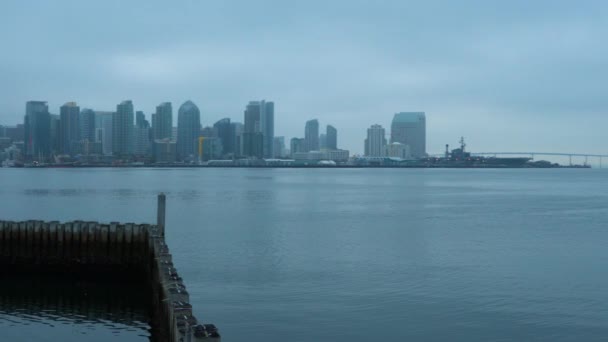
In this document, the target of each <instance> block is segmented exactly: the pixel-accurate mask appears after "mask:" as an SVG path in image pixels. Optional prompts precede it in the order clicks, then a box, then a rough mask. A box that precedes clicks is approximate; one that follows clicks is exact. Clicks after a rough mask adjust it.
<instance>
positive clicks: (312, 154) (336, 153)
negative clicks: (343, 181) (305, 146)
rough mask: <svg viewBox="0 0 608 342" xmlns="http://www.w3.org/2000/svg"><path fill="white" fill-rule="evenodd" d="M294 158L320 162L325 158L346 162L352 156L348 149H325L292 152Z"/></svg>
mask: <svg viewBox="0 0 608 342" xmlns="http://www.w3.org/2000/svg"><path fill="white" fill-rule="evenodd" d="M292 156H293V159H294V160H296V161H300V162H301V161H308V162H319V161H323V160H331V161H334V162H337V163H345V162H347V161H348V158H349V157H350V152H349V151H348V150H324V151H308V152H296V153H292Z"/></svg>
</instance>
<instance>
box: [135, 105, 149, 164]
mask: <svg viewBox="0 0 608 342" xmlns="http://www.w3.org/2000/svg"><path fill="white" fill-rule="evenodd" d="M133 139H134V146H133V153H134V154H135V155H138V156H147V155H149V154H150V152H151V151H150V150H151V141H150V122H148V120H146V115H145V114H144V112H142V111H137V112H136V113H135V128H134V131H133Z"/></svg>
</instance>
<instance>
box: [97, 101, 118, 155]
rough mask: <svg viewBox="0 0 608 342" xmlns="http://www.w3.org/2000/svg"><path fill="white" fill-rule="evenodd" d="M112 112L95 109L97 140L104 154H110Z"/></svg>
mask: <svg viewBox="0 0 608 342" xmlns="http://www.w3.org/2000/svg"><path fill="white" fill-rule="evenodd" d="M113 117H114V112H109V111H105V112H102V111H95V126H96V127H97V139H96V140H97V142H100V143H101V151H102V153H103V154H104V155H106V156H110V155H112V126H113V125H112V118H113Z"/></svg>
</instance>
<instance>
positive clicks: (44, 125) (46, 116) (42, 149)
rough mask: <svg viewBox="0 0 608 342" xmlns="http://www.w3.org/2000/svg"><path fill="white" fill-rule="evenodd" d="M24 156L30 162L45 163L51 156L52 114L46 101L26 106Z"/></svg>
mask: <svg viewBox="0 0 608 342" xmlns="http://www.w3.org/2000/svg"><path fill="white" fill-rule="evenodd" d="M23 128H24V129H23V131H24V136H23V140H24V155H25V157H26V159H28V160H37V161H44V160H46V159H47V158H48V157H50V154H51V148H50V143H51V141H50V140H51V114H50V113H49V107H48V105H47V103H46V102H44V101H28V102H27V103H26V104H25V118H24V123H23Z"/></svg>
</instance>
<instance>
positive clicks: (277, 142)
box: [272, 137, 286, 158]
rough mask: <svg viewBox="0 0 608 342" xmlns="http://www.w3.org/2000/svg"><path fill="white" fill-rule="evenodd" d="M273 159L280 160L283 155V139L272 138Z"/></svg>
mask: <svg viewBox="0 0 608 342" xmlns="http://www.w3.org/2000/svg"><path fill="white" fill-rule="evenodd" d="M273 143H274V147H273V152H274V155H273V156H272V157H273V158H281V157H284V156H285V155H286V153H285V137H274V142H273Z"/></svg>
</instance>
